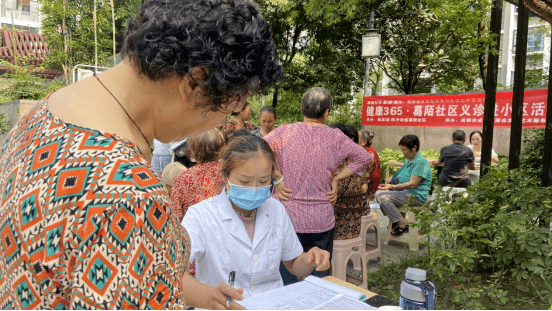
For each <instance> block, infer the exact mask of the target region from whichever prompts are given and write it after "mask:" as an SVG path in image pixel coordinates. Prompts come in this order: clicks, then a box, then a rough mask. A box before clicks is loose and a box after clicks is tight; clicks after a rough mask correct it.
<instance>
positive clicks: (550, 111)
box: [542, 44, 552, 187]
mask: <svg viewBox="0 0 552 311" xmlns="http://www.w3.org/2000/svg"><path fill="white" fill-rule="evenodd" d="M550 55H552V44H551V45H550ZM551 149H552V65H551V64H548V103H547V107H546V125H545V128H544V157H543V171H542V186H543V187H551V186H552V150H551Z"/></svg>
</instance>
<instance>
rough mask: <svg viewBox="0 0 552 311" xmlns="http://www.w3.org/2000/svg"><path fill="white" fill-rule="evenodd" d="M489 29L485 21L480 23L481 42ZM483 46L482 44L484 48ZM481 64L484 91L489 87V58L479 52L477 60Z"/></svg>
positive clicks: (480, 73) (478, 28) (478, 34)
mask: <svg viewBox="0 0 552 311" xmlns="http://www.w3.org/2000/svg"><path fill="white" fill-rule="evenodd" d="M485 29H487V25H486V23H485V21H481V22H479V24H478V25H477V38H478V39H479V40H481V39H482V37H483V32H484V30H485ZM482 45H483V44H481V46H482ZM477 60H478V62H479V75H480V77H481V81H482V82H483V90H485V88H486V87H487V56H486V55H485V51H481V52H479V57H478V58H477Z"/></svg>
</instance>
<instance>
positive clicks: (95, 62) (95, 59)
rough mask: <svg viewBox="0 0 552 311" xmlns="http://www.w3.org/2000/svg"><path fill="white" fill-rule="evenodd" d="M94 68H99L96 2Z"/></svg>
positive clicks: (94, 16)
mask: <svg viewBox="0 0 552 311" xmlns="http://www.w3.org/2000/svg"><path fill="white" fill-rule="evenodd" d="M93 19H94V66H98V26H97V23H96V0H94V15H93Z"/></svg>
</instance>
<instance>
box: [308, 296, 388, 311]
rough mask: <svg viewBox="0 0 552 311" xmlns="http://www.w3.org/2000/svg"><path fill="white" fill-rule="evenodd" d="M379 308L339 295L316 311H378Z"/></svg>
mask: <svg viewBox="0 0 552 311" xmlns="http://www.w3.org/2000/svg"><path fill="white" fill-rule="evenodd" d="M377 309H378V308H375V307H372V306H371V305H369V304H367V303H364V302H362V301H360V300H355V299H352V298H349V297H347V296H344V295H342V294H339V295H337V296H335V297H334V298H332V299H330V301H328V302H326V303H323V304H322V305H320V306H318V307H316V308H315V309H314V310H377Z"/></svg>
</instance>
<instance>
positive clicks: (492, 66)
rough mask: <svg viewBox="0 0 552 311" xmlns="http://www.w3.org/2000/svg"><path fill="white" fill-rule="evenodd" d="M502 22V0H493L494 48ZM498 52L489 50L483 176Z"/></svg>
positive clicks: (487, 165)
mask: <svg viewBox="0 0 552 311" xmlns="http://www.w3.org/2000/svg"><path fill="white" fill-rule="evenodd" d="M501 22H502V0H493V8H492V10H491V29H490V30H491V33H492V34H494V35H495V38H494V46H493V48H495V47H496V48H497V49H498V48H499V47H500V28H501ZM498 57H499V55H498V53H496V54H495V53H490V52H489V62H488V66H487V88H486V89H485V111H484V115H483V137H482V141H481V143H482V147H481V176H484V175H485V174H486V173H487V172H488V171H489V169H490V165H491V150H492V148H493V131H494V114H495V106H496V103H495V101H496V78H497V71H498Z"/></svg>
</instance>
